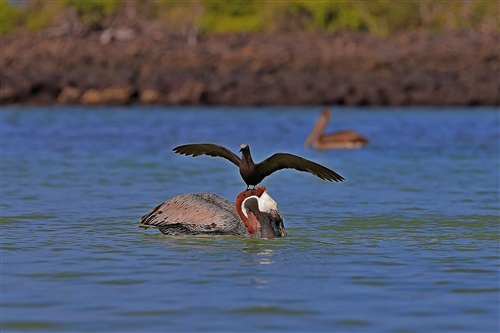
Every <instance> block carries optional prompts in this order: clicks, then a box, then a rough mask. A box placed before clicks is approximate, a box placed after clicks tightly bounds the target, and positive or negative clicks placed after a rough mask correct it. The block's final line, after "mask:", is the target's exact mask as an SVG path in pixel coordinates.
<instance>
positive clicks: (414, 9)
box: [0, 0, 500, 35]
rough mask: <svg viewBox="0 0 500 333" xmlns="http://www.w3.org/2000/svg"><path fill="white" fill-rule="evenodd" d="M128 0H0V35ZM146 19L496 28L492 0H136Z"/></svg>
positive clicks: (356, 27) (100, 11)
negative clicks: (22, 0) (16, 2)
mask: <svg viewBox="0 0 500 333" xmlns="http://www.w3.org/2000/svg"><path fill="white" fill-rule="evenodd" d="M131 1H133V0H85V1H83V0H59V1H42V0H32V1H30V2H28V5H27V6H22V7H19V6H13V5H10V4H9V3H8V1H6V0H0V9H1V11H0V19H1V20H0V33H6V32H11V31H15V30H16V29H26V30H41V29H44V28H46V27H47V26H48V25H50V24H51V23H52V22H53V19H54V17H55V16H57V15H59V13H61V12H63V11H64V9H65V8H66V7H72V8H73V9H74V10H75V11H76V12H77V13H78V16H79V18H80V20H81V21H82V22H83V23H85V24H93V25H96V26H100V25H101V24H100V23H101V22H102V21H103V20H104V19H105V18H107V17H109V16H110V15H114V14H115V13H116V11H117V10H122V9H123V7H124V4H125V3H127V4H128V5H130V2H131ZM133 5H134V6H135V7H136V8H137V10H138V12H139V13H141V15H142V18H143V19H144V18H145V19H147V20H160V21H162V22H163V23H164V24H165V26H167V27H169V28H170V29H172V30H183V29H184V30H185V29H186V27H187V26H190V27H193V26H196V28H197V31H204V32H221V33H223V32H239V31H249V32H272V31H297V30H299V31H306V32H313V31H365V32H369V33H373V34H379V35H386V34H390V33H393V32H397V31H404V30H423V31H442V30H457V29H482V30H484V31H492V30H493V31H499V30H500V25H499V17H500V12H499V11H500V8H499V6H498V2H497V1H472V0H470V1H458V0H457V1H416V0H415V1H411V0H410V1H394V0H373V1H368V0H346V1H336V0H330V1H328V0H277V1H263V0H178V1H175V0H172V1H170V0H169V1H166V0H135V1H134V3H133Z"/></svg>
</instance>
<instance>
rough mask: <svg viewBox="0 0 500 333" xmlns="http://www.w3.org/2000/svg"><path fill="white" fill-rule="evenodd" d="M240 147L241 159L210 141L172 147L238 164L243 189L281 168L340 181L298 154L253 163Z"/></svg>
mask: <svg viewBox="0 0 500 333" xmlns="http://www.w3.org/2000/svg"><path fill="white" fill-rule="evenodd" d="M240 148H241V149H240V152H241V159H240V158H239V157H238V156H237V155H236V154H234V153H233V152H232V151H230V150H229V149H227V148H226V147H223V146H219V145H216V144H212V143H195V144H189V145H183V146H179V147H175V148H174V149H173V151H174V152H176V153H178V154H182V155H186V156H193V157H195V156H200V155H208V156H213V157H217V156H218V157H224V158H225V159H227V160H229V161H231V162H233V163H234V164H235V165H236V166H237V167H239V169H240V175H241V178H243V181H244V182H245V184H247V189H248V187H249V186H250V185H252V186H254V187H255V185H257V184H259V183H260V182H261V181H262V180H263V179H264V178H266V177H267V176H269V175H270V174H272V173H273V172H275V171H278V170H281V169H295V170H298V171H305V172H309V173H312V174H313V175H315V176H316V177H319V178H321V179H324V180H328V181H336V182H341V181H343V180H344V177H342V176H341V175H339V174H338V173H336V172H335V171H333V170H330V169H328V168H327V167H324V166H322V165H320V164H318V163H315V162H313V161H309V160H306V159H305V158H302V157H300V156H297V155H292V154H287V153H276V154H274V155H272V156H271V157H268V158H266V159H265V160H263V161H262V162H260V163H257V164H255V163H254V162H253V160H252V155H251V154H250V147H249V146H248V145H247V144H246V143H244V144H242V145H241V146H240Z"/></svg>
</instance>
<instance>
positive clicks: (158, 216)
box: [139, 186, 286, 238]
mask: <svg viewBox="0 0 500 333" xmlns="http://www.w3.org/2000/svg"><path fill="white" fill-rule="evenodd" d="M235 207H236V208H235ZM139 227H141V228H144V229H147V228H151V227H156V228H158V229H159V230H160V231H161V232H162V233H164V234H166V235H242V236H248V237H258V238H274V237H282V236H286V231H285V227H284V225H283V219H282V218H281V214H280V211H279V208H278V204H277V203H276V201H274V200H273V198H271V196H270V195H269V194H268V193H267V190H266V188H265V187H264V186H262V187H258V188H255V189H253V190H245V191H243V192H241V193H240V194H238V196H237V198H236V204H234V203H232V202H230V201H228V200H226V199H223V198H221V197H220V196H218V195H216V194H212V193H198V194H182V195H178V196H175V197H173V198H172V199H170V200H168V201H166V202H164V203H162V204H159V205H158V206H156V207H154V208H153V209H151V210H150V211H149V212H148V213H147V214H146V215H144V216H143V217H142V218H141V223H140V225H139Z"/></svg>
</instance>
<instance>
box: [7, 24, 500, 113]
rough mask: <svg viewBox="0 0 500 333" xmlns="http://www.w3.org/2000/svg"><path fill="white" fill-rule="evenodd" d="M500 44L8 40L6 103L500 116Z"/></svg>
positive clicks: (325, 38)
mask: <svg viewBox="0 0 500 333" xmlns="http://www.w3.org/2000/svg"><path fill="white" fill-rule="evenodd" d="M499 39H500V38H499V35H498V34H497V33H494V32H491V33H480V32H472V31H467V32H465V31H464V32H443V33H439V34H430V33H423V32H400V33H396V34H393V35H390V36H388V37H381V36H374V35H369V34H362V33H339V32H337V33H330V34H327V33H314V34H311V33H307V34H306V33H299V32H296V33H279V34H249V33H240V34H207V35H203V36H201V37H199V38H198V39H197V41H196V43H193V42H192V41H191V42H189V43H188V40H187V38H186V36H185V35H182V34H166V33H164V32H162V31H161V30H157V31H151V32H149V33H137V32H134V31H133V30H127V29H124V30H123V29H122V30H120V29H118V28H116V29H114V30H112V31H111V30H104V31H101V32H95V33H91V34H88V35H83V36H82V35H79V36H73V35H71V34H63V35H61V36H54V35H52V36H50V35H48V34H47V33H30V34H28V33H23V34H15V35H7V36H3V37H1V51H2V52H1V55H0V72H1V74H0V103H1V104H4V105H5V104H10V103H30V104H54V103H63V104H80V103H83V104H92V105H95V104H129V103H146V104H165V105H176V104H217V105H320V104H323V105H336V104H340V105H499V104H500V84H499V68H500V67H499V65H500V59H499V58H500V40H499Z"/></svg>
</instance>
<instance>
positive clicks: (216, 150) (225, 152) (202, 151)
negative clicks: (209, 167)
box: [172, 143, 241, 167]
mask: <svg viewBox="0 0 500 333" xmlns="http://www.w3.org/2000/svg"><path fill="white" fill-rule="evenodd" d="M172 150H173V151H174V152H176V153H177V154H181V155H186V156H193V157H196V156H200V155H208V156H213V157H223V158H225V159H227V160H229V161H231V162H233V163H234V164H235V165H236V166H237V167H239V166H240V161H241V159H240V158H239V157H238V156H237V155H236V154H235V153H233V152H232V151H230V150H229V149H227V148H226V147H223V146H219V145H214V144H213V143H194V144H189V145H183V146H179V147H175V148H174V149H172Z"/></svg>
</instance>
